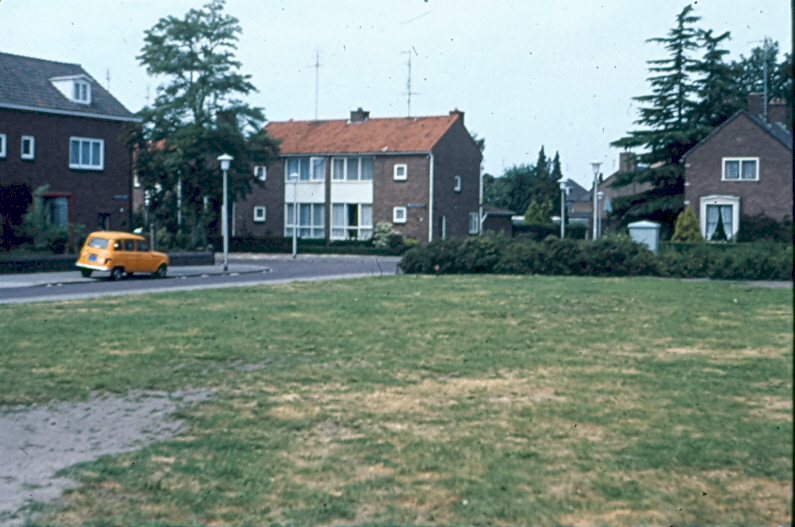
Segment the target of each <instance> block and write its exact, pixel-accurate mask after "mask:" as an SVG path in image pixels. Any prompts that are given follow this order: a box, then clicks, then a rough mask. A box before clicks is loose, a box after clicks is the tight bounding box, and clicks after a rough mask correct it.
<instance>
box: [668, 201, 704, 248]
mask: <svg viewBox="0 0 795 527" xmlns="http://www.w3.org/2000/svg"><path fill="white" fill-rule="evenodd" d="M671 241H672V242H703V241H704V237H703V236H702V235H701V230H699V227H698V218H696V213H695V212H693V209H692V208H690V206H689V205H688V206H687V207H685V210H683V211H682V212H680V213H679V216H677V217H676V224H675V225H674V234H673V236H671Z"/></svg>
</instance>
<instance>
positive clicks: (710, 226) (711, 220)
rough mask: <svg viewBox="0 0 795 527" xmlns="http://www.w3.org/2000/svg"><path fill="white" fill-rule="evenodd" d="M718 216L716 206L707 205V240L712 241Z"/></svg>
mask: <svg viewBox="0 0 795 527" xmlns="http://www.w3.org/2000/svg"><path fill="white" fill-rule="evenodd" d="M718 214H720V212H719V210H718V206H717V205H707V235H706V236H705V238H706V239H707V240H711V239H712V235H713V234H715V229H717V228H718Z"/></svg>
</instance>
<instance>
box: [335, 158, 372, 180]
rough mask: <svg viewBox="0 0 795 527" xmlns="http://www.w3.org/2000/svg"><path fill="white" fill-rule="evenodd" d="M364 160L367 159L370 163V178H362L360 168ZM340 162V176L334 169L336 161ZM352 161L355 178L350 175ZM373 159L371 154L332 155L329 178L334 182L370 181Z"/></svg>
mask: <svg viewBox="0 0 795 527" xmlns="http://www.w3.org/2000/svg"><path fill="white" fill-rule="evenodd" d="M366 160H369V161H370V163H371V171H370V178H369V179H363V178H362V173H363V171H362V168H363V167H364V163H365V161H366ZM340 161H341V162H342V174H341V176H342V177H337V176H340V174H339V172H337V171H336V170H335V168H334V167H335V166H336V164H337V163H338V162H340ZM352 163H355V164H356V179H354V178H351V177H350V168H349V167H350V166H351V164H352ZM374 164H375V159H374V158H373V157H372V156H362V157H332V158H331V180H332V181H336V182H343V181H372V180H373V172H374V170H375V168H374Z"/></svg>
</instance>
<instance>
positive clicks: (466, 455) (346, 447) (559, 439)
mask: <svg viewBox="0 0 795 527" xmlns="http://www.w3.org/2000/svg"><path fill="white" fill-rule="evenodd" d="M0 317H2V319H3V321H4V322H3V340H4V343H3V352H2V358H3V360H2V363H0V403H2V404H6V405H13V404H28V403H35V402H44V401H49V400H51V399H61V400H64V399H80V398H86V397H87V396H88V395H89V394H91V393H92V392H97V391H100V392H118V393H124V392H126V391H128V390H130V389H155V390H176V389H184V388H211V389H213V390H215V391H216V395H215V397H214V398H213V399H212V400H211V401H209V402H205V403H202V404H200V405H197V406H194V407H190V408H188V409H186V410H183V411H182V412H181V413H180V417H182V418H185V419H186V420H187V427H186V429H185V431H184V433H182V434H181V435H180V436H178V437H175V438H173V439H170V440H166V441H162V442H159V443H156V444H152V445H150V446H148V447H146V448H143V449H142V450H140V451H137V452H133V453H128V454H121V455H117V456H106V457H103V458H101V459H99V460H97V461H95V462H91V463H84V464H81V465H78V466H75V467H72V468H71V469H68V470H67V471H65V472H64V475H68V476H69V477H72V478H75V479H77V480H78V481H80V482H81V483H82V484H83V487H82V488H80V489H78V490H75V491H70V492H69V493H68V494H67V495H66V499H67V500H66V504H65V505H63V506H62V507H59V508H58V509H57V510H56V509H49V508H48V509H46V510H48V511H49V512H47V513H46V515H45V516H44V518H43V521H44V522H46V523H51V524H56V525H65V524H72V525H74V524H85V525H131V524H162V525H194V524H213V525H223V524H232V525H268V524H291V525H321V524H358V525H386V524H390V525H395V524H428V523H435V524H455V525H483V524H504V525H509V524H516V525H519V524H521V525H529V524H552V523H562V524H586V523H590V524H595V525H599V524H611V525H639V524H663V523H665V524H671V523H675V524H781V523H785V522H786V521H788V513H789V510H790V481H791V477H792V462H791V452H792V418H791V411H792V401H791V379H792V291H791V290H788V289H763V288H753V287H746V286H742V285H738V284H729V283H717V282H708V283H704V282H680V281H674V280H661V279H652V278H628V279H592V278H575V277H533V276H522V277H505V276H442V277H429V276H397V277H384V278H378V279H356V280H344V281H336V282H327V283H322V284H320V283H297V284H287V285H279V286H261V287H247V288H239V289H226V290H207V291H196V292H183V293H168V294H158V295H149V296H145V295H141V296H127V297H114V298H101V299H94V300H80V301H71V302H58V303H46V304H29V305H13V306H0Z"/></svg>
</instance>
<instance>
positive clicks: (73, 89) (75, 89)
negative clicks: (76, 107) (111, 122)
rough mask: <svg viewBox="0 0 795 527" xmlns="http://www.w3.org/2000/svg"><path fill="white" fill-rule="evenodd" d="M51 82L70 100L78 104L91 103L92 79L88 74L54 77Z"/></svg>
mask: <svg viewBox="0 0 795 527" xmlns="http://www.w3.org/2000/svg"><path fill="white" fill-rule="evenodd" d="M50 82H51V83H52V85H53V86H54V87H55V88H56V89H57V90H58V91H59V92H61V93H62V94H63V96H64V97H66V98H67V99H69V100H70V101H72V102H75V103H77V104H91V79H90V78H89V77H88V76H86V75H70V76H68V77H53V78H52V79H50Z"/></svg>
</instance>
